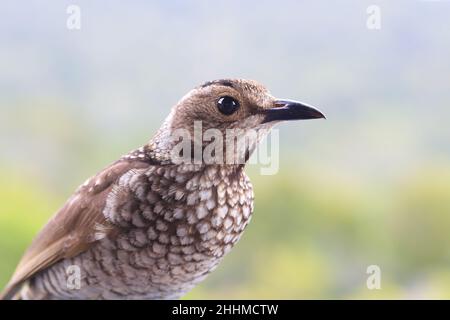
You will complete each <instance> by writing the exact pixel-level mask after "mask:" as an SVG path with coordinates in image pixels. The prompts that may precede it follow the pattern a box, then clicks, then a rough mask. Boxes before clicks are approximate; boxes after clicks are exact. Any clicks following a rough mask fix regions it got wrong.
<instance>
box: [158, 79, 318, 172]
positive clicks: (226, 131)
mask: <svg viewBox="0 0 450 320" xmlns="http://www.w3.org/2000/svg"><path fill="white" fill-rule="evenodd" d="M318 118H325V116H324V115H323V114H322V113H321V112H320V111H319V110H317V109H315V108H314V107H312V106H309V105H307V104H305V103H301V102H297V101H294V100H287V99H277V98H275V97H274V96H272V95H271V94H270V93H269V91H268V90H267V89H266V88H265V87H264V86H263V85H262V84H260V83H258V82H256V81H253V80H243V79H222V80H214V81H209V82H206V83H204V84H202V85H200V86H198V87H196V88H194V89H193V90H191V91H190V92H188V93H187V94H186V95H185V96H184V97H183V98H182V99H181V100H180V101H179V102H178V103H177V104H176V105H175V106H174V108H173V109H172V112H171V113H170V115H169V117H168V118H167V119H166V121H165V122H164V124H163V126H162V127H161V129H160V130H159V132H158V134H157V135H156V136H155V138H154V139H153V140H152V142H153V144H154V146H153V147H154V148H156V149H158V150H159V151H161V152H162V153H165V155H166V156H167V154H168V152H169V153H170V154H171V155H170V158H171V159H172V160H173V158H174V157H178V156H180V155H181V157H182V158H183V159H184V160H183V161H186V159H189V160H190V159H193V158H194V156H195V153H196V152H195V151H196V150H200V153H197V155H198V154H201V157H202V160H205V159H203V157H204V156H206V155H210V154H211V151H213V152H212V154H213V156H214V158H215V160H214V161H217V162H218V163H220V162H221V161H222V163H226V164H230V163H228V162H230V159H232V162H234V163H240V162H244V163H245V161H247V160H248V158H249V156H250V155H251V153H252V152H253V150H254V149H255V147H256V146H257V144H258V142H259V141H260V140H261V138H263V137H264V136H265V135H267V133H268V132H269V131H270V129H271V128H272V127H273V126H274V125H275V124H277V123H279V122H281V121H288V120H306V119H318ZM180 138H181V139H180ZM181 140H184V141H181ZM187 140H189V141H187ZM208 146H210V150H209V151H208ZM187 148H189V149H190V152H188V153H187V152H186V149H187ZM230 150H232V151H231V156H232V157H229V156H230ZM180 151H181V152H180ZM205 151H208V152H209V153H206V154H205ZM227 152H228V154H227ZM218 154H220V156H219V155H218ZM195 158H197V157H195ZM218 159H219V160H218ZM196 160H197V161H198V159H196ZM178 161H179V160H178Z"/></svg>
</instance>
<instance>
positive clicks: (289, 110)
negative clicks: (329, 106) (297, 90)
mask: <svg viewBox="0 0 450 320" xmlns="http://www.w3.org/2000/svg"><path fill="white" fill-rule="evenodd" d="M263 113H264V114H265V118H264V121H263V123H267V122H272V121H284V120H306V119H321V118H323V119H325V116H324V114H323V113H322V112H320V111H319V110H317V109H316V108H314V107H312V106H310V105H307V104H305V103H302V102H298V101H293V100H284V99H283V100H275V101H274V106H273V108H269V109H264V111H263Z"/></svg>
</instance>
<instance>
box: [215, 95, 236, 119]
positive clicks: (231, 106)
mask: <svg viewBox="0 0 450 320" xmlns="http://www.w3.org/2000/svg"><path fill="white" fill-rule="evenodd" d="M217 109H219V111H220V112H221V113H222V114H224V115H226V116H229V115H232V114H233V113H235V112H236V111H237V110H238V109H239V102H238V101H237V100H236V99H234V98H232V97H230V96H224V97H221V98H220V99H219V100H217Z"/></svg>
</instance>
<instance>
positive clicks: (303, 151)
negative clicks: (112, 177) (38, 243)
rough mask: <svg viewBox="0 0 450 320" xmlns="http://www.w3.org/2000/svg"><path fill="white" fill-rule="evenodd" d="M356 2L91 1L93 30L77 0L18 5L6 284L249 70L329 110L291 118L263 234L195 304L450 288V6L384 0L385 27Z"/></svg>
mask: <svg viewBox="0 0 450 320" xmlns="http://www.w3.org/2000/svg"><path fill="white" fill-rule="evenodd" d="M344 2H347V4H345V5H344V4H342V3H340V2H339V3H330V2H329V1H277V2H270V1H259V2H256V1H255V2H253V1H249V2H245V3H241V2H238V1H214V2H206V1H196V2H190V3H188V2H182V1H175V2H172V1H171V2H167V3H164V2H156V1H155V2H151V1H135V2H133V4H131V3H130V4H127V5H125V4H122V3H119V2H114V1H109V2H108V4H105V3H103V4H101V5H100V4H95V3H92V2H91V1H78V5H79V6H80V8H81V10H82V29H81V30H79V31H68V30H67V29H66V27H65V26H66V25H65V19H66V17H67V15H66V12H65V10H66V6H67V5H68V4H69V3H67V4H65V3H62V4H58V5H56V4H54V3H53V2H50V1H28V2H27V3H26V4H19V3H20V2H17V1H16V2H9V3H2V4H0V9H1V10H0V12H2V19H1V20H0V39H2V41H0V152H1V157H0V286H3V285H4V284H5V283H6V282H7V280H8V279H9V277H10V276H11V273H12V271H13V269H14V267H15V266H16V264H17V262H18V260H19V259H20V256H21V254H22V252H23V250H24V249H25V248H26V246H27V245H28V244H29V243H30V241H31V239H32V238H33V236H34V235H35V234H36V232H38V230H39V229H40V228H41V227H42V226H43V225H44V224H45V222H46V221H47V219H48V218H49V217H50V216H51V215H52V214H53V213H54V212H55V211H56V210H57V209H58V208H59V207H60V206H61V205H62V204H63V202H64V201H65V200H66V199H67V197H68V196H69V195H70V194H71V193H72V192H73V190H74V189H75V188H76V187H77V186H78V184H80V183H82V182H83V181H84V180H85V179H86V178H87V177H89V176H90V175H92V174H94V173H95V172H96V171H97V170H99V169H100V168H102V167H103V166H105V165H107V164H108V163H109V162H111V161H113V160H115V159H116V158H118V157H119V156H120V155H121V154H123V153H125V152H127V151H128V150H130V149H132V148H134V147H137V146H139V145H140V144H143V143H144V142H145V141H147V140H148V139H149V138H150V136H151V135H152V134H153V133H154V132H155V130H156V129H157V127H158V125H159V124H160V123H161V122H162V120H163V119H164V117H165V116H166V115H167V113H168V110H169V107H170V106H171V105H172V104H173V103H175V102H176V100H177V99H179V98H180V97H181V96H182V95H183V94H184V93H185V92H186V91H187V90H189V89H190V88H191V87H193V86H195V85H197V84H199V83H201V82H203V81H206V80H211V79H214V78H222V77H244V78H252V79H257V80H259V81H260V82H262V83H264V84H266V85H267V86H268V87H269V88H270V89H271V91H272V93H273V94H274V95H276V96H279V97H283V98H293V99H299V100H305V101H307V102H309V103H312V104H314V105H317V106H318V107H320V109H321V110H323V111H324V112H325V113H326V114H327V118H328V120H327V121H310V122H302V123H300V122H298V123H289V124H285V125H283V126H280V139H281V142H282V143H281V148H280V159H281V163H280V170H279V172H278V173H277V174H276V175H274V176H262V175H260V172H259V170H258V166H253V165H252V166H250V167H249V168H248V173H249V175H250V176H251V178H252V181H253V184H254V188H255V195H256V203H255V214H254V217H253V220H252V222H251V223H250V225H249V227H248V229H247V231H246V233H245V234H244V236H243V237H242V239H241V241H240V242H239V243H238V245H237V246H236V248H235V249H234V250H233V251H232V252H231V253H230V254H229V255H228V256H227V257H226V258H225V259H224V261H223V263H222V264H221V265H220V266H219V267H218V269H217V270H216V271H215V272H214V273H213V274H212V275H211V276H210V277H209V278H207V280H206V281H205V282H204V283H202V284H201V285H199V286H198V287H197V288H195V289H194V290H193V291H192V292H191V293H190V294H189V295H188V296H187V297H186V298H209V299H212V298H226V299H228V298H230V299H231V298H288V299H296V298H369V299H377V298H450V268H449V266H450V249H449V248H450V148H449V141H450V127H449V126H448V118H449V116H450V109H449V105H450V90H449V83H450V79H449V75H450V64H449V63H448V57H449V56H450V42H449V41H446V39H449V38H450V22H449V20H448V10H450V7H449V6H448V4H446V3H445V2H442V3H439V2H425V1H423V2H421V1H416V2H412V1H395V2H393V1H390V2H388V1H380V8H381V13H382V28H381V30H378V31H370V30H368V29H367V28H366V18H367V14H366V8H367V6H368V5H369V4H372V3H371V2H365V1H359V0H358V1H356V0H354V1H350V0H349V1H344ZM43 3H46V4H47V5H46V6H44V5H43ZM369 265H378V266H380V268H381V271H382V281H381V286H382V289H381V290H368V289H367V287H366V280H367V277H368V275H367V274H366V268H367V267H368V266H369Z"/></svg>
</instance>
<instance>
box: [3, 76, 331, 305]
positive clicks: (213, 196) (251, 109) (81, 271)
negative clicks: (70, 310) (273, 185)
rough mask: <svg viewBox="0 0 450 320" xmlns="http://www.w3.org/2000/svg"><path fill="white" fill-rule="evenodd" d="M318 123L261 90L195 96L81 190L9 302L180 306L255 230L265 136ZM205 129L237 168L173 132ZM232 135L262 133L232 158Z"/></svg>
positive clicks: (57, 218) (206, 89) (223, 85)
mask: <svg viewBox="0 0 450 320" xmlns="http://www.w3.org/2000/svg"><path fill="white" fill-rule="evenodd" d="M320 118H325V116H324V114H323V113H322V112H321V111H319V110H318V109H316V108H314V107H312V106H310V105H308V104H306V103H302V102H298V101H294V100H288V99H277V98H275V97H274V96H272V95H271V93H270V92H269V91H268V90H267V88H266V87H265V86H263V85H262V84H260V83H259V82H257V81H254V80H245V79H219V80H213V81H208V82H206V83H203V84H201V85H199V86H197V87H195V88H194V89H192V90H191V91H189V92H188V93H187V94H186V95H185V96H183V97H182V98H181V100H180V101H179V102H178V103H176V104H175V105H174V106H173V107H172V109H171V111H170V113H169V116H168V117H167V118H166V119H165V121H164V122H163V124H162V126H161V127H160V128H159V130H158V131H157V132H156V134H155V135H154V136H153V138H151V139H150V140H149V142H148V143H146V144H144V145H143V146H142V147H140V148H138V149H135V150H132V151H131V152H129V153H127V154H125V155H124V156H122V157H121V158H120V159H119V160H117V161H115V162H113V163H112V164H111V165H109V166H107V167H106V168H104V169H103V170H101V171H100V172H99V173H97V174H96V175H94V176H93V177H91V178H90V179H88V180H87V181H86V182H85V183H84V184H83V185H81V186H80V187H78V189H77V190H76V191H75V193H74V194H73V195H72V196H71V197H70V198H69V199H68V200H67V202H66V203H65V204H64V205H63V206H62V208H61V209H60V210H59V211H57V212H56V214H55V215H54V216H53V217H52V218H51V219H50V220H49V221H48V223H47V224H46V225H45V226H44V228H43V229H42V230H41V231H40V232H39V233H38V235H37V236H36V237H35V239H34V240H33V242H32V243H31V245H30V246H29V248H28V249H27V250H26V251H25V253H24V255H23V257H22V259H21V260H20V262H19V264H18V266H17V268H16V270H15V272H14V273H13V275H12V277H11V280H10V281H9V282H8V284H7V285H6V287H5V289H4V290H3V292H2V293H1V296H0V297H1V298H2V299H17V300H38V299H45V300H59V299H63V300H69V299H82V300H85V299H86V300H87V299H89V300H90V299H100V300H109V299H178V298H180V297H182V296H183V295H185V294H186V293H187V292H189V291H190V290H191V289H192V288H193V287H194V286H195V285H197V284H198V283H199V282H201V281H202V280H203V279H205V277H206V276H207V275H208V274H209V273H211V272H212V271H213V270H214V269H215V268H216V267H217V265H218V264H219V263H220V262H221V260H222V259H223V257H224V256H225V255H226V254H227V253H228V252H230V250H231V249H232V248H233V247H234V245H235V244H236V242H237V241H238V240H239V239H240V237H241V235H242V233H243V231H244V229H245V228H246V226H247V225H248V223H249V221H250V220H251V217H252V214H253V208H254V205H253V201H254V194H253V187H252V184H251V182H250V179H249V178H248V176H247V175H246V173H245V164H246V161H247V160H248V159H249V157H250V156H251V154H252V152H253V151H254V150H255V147H256V146H257V144H258V142H259V141H260V140H261V138H263V137H264V136H266V135H267V134H268V133H269V132H270V130H271V129H272V128H273V126H274V125H276V124H277V123H280V122H283V121H288V120H306V119H320ZM197 124H201V126H198V125H197ZM196 125H197V127H200V134H201V135H202V134H205V135H206V134H207V132H208V131H210V132H213V133H215V134H217V135H220V134H222V135H223V136H225V138H224V139H223V140H224V141H225V142H224V143H223V146H220V144H218V143H217V144H215V146H216V147H215V148H211V147H209V149H214V151H213V152H210V154H211V155H212V157H213V158H214V155H216V156H217V158H220V157H219V155H220V154H223V153H224V152H225V153H227V156H228V154H230V153H231V156H230V159H234V160H236V159H237V161H234V160H233V161H227V159H225V160H224V159H214V160H213V161H211V159H209V161H206V159H203V160H202V159H201V158H202V156H200V159H196V158H197V157H194V155H193V152H189V150H187V148H188V147H192V146H193V147H194V148H197V149H198V150H200V152H197V154H201V152H202V151H206V149H208V146H210V145H211V142H210V141H207V139H200V140H199V139H197V138H195V137H194V138H192V137H190V140H189V139H186V140H188V142H187V143H186V141H184V142H183V143H181V142H180V141H181V140H182V139H181V138H180V137H179V136H178V137H176V136H177V135H176V134H175V132H181V133H182V134H184V133H187V134H188V135H194V136H195V132H194V131H195V128H194V127H195V126H196ZM197 129H198V128H197ZM232 130H255V131H257V132H258V134H257V135H249V138H248V139H247V140H250V141H247V143H244V144H241V145H240V147H233V148H232V147H230V146H229V145H230V139H227V138H226V133H227V132H228V131H232ZM197 131H199V130H197ZM182 134H181V135H182ZM174 136H175V137H174ZM197 136H198V132H197ZM210 140H211V141H212V139H210ZM215 140H217V141H215V142H218V141H219V140H220V139H219V137H218V136H216V137H215ZM231 140H233V139H231ZM180 144H182V145H183V148H181V147H180ZM217 146H219V147H217ZM174 150H176V151H174ZM180 150H181V151H180ZM230 150H231V151H230ZM194 151H195V150H194ZM195 153H196V152H194V154H195ZM203 156H204V155H203ZM205 158H206V157H205ZM222 158H223V155H222ZM74 276H77V277H78V278H75V279H76V280H74V278H73V277H74ZM71 281H72V282H71ZM74 284H75V285H74Z"/></svg>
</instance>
